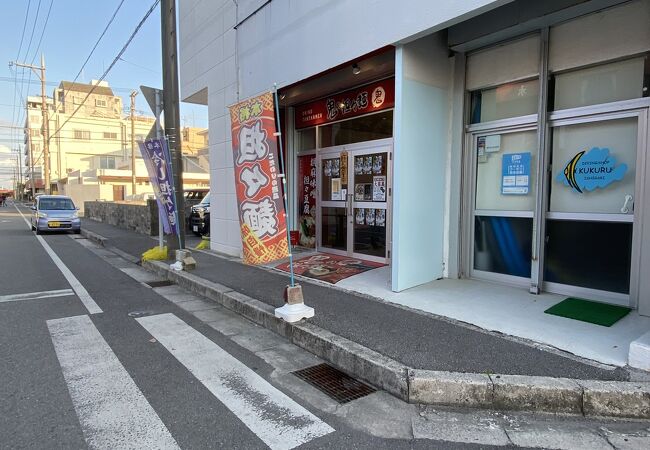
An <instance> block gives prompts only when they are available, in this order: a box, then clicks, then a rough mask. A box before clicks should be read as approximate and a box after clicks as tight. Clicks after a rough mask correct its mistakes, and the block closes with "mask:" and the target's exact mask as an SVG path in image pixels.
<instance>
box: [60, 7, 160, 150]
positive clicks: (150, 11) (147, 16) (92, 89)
mask: <svg viewBox="0 0 650 450" xmlns="http://www.w3.org/2000/svg"><path fill="white" fill-rule="evenodd" d="M159 2H160V0H155V1H154V2H153V4H152V5H151V7H150V8H149V10H148V11H147V13H146V14H145V15H144V17H143V18H142V20H140V23H138V25H137V26H136V27H135V30H133V33H131V36H130V37H129V39H128V40H127V41H126V43H125V44H124V46H123V47H122V49H121V50H120V52H119V53H118V54H117V56H116V57H115V58H114V59H113V62H111V64H110V65H109V66H108V69H106V71H105V72H104V74H103V75H102V76H101V77H100V78H99V80H98V81H97V83H96V84H94V85H93V87H92V88H91V89H90V91H88V94H86V96H85V97H84V99H83V100H82V101H81V103H80V104H79V106H77V108H76V109H75V110H74V111H73V112H72V114H71V115H70V116H69V117H68V118H67V119H66V120H65V122H63V123H62V124H61V126H60V127H59V128H57V129H56V131H55V132H54V133H52V134H51V135H50V136H49V139H52V137H54V136H56V135H57V134H58V133H59V131H61V129H62V128H63V127H64V126H65V124H66V123H68V121H69V120H70V119H72V117H74V115H75V114H76V113H77V112H78V111H79V110H80V109H81V107H82V106H83V105H84V103H86V100H88V98H89V97H90V95H91V94H92V93H93V92H94V91H95V89H96V88H97V86H99V83H100V82H101V81H103V80H104V78H106V75H108V73H109V72H110V71H111V69H113V66H115V64H116V63H117V61H119V59H120V57H121V56H122V55H123V54H124V52H125V51H126V49H127V48H128V46H129V45H130V44H131V41H133V38H135V35H136V34H137V33H138V31H140V28H142V25H143V24H144V23H145V22H146V20H147V19H148V18H149V16H150V15H151V13H152V12H153V11H154V9H155V8H156V6H158V3H159Z"/></svg>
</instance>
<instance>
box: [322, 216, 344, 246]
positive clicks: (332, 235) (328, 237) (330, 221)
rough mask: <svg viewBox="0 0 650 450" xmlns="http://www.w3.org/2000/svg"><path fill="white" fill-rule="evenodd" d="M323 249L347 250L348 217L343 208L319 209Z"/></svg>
mask: <svg viewBox="0 0 650 450" xmlns="http://www.w3.org/2000/svg"><path fill="white" fill-rule="evenodd" d="M321 224H322V235H321V243H322V245H323V247H328V248H334V249H337V250H347V246H348V244H347V233H348V215H347V213H346V210H345V208H322V209H321Z"/></svg>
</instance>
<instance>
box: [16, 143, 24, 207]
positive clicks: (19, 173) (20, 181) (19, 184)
mask: <svg viewBox="0 0 650 450" xmlns="http://www.w3.org/2000/svg"><path fill="white" fill-rule="evenodd" d="M21 169H22V165H21V164H20V147H19V148H18V151H17V152H16V170H17V171H18V178H17V180H16V191H15V192H14V195H15V199H16V200H22V193H21V194H19V193H18V189H19V187H20V186H21V185H22V184H23V180H22V170H21ZM19 197H20V198H19Z"/></svg>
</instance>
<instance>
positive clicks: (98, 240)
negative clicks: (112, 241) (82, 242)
mask: <svg viewBox="0 0 650 450" xmlns="http://www.w3.org/2000/svg"><path fill="white" fill-rule="evenodd" d="M81 235H82V236H84V237H86V238H87V239H89V240H91V241H93V242H94V243H95V244H97V245H99V246H102V247H105V246H106V241H108V239H107V238H105V237H104V236H101V235H99V234H97V233H94V232H92V231H89V230H86V229H85V228H84V227H81Z"/></svg>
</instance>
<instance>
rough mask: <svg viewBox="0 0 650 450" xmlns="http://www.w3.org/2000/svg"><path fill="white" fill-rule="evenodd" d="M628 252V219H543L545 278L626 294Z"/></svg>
mask: <svg viewBox="0 0 650 450" xmlns="http://www.w3.org/2000/svg"><path fill="white" fill-rule="evenodd" d="M603 240H605V241H606V243H603V244H602V245H599V244H598V243H602V242H603ZM631 255H632V224H631V223H615V222H614V223H613V222H583V221H574V220H548V221H547V222H546V258H545V267H544V271H545V275H544V279H545V280H546V281H550V282H554V283H561V284H568V285H572V286H581V287H586V288H591V289H600V290H603V291H610V292H619V293H623V294H627V293H629V291H630V260H631V257H632V256H631Z"/></svg>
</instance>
